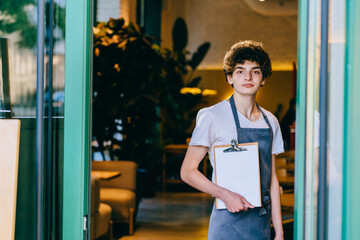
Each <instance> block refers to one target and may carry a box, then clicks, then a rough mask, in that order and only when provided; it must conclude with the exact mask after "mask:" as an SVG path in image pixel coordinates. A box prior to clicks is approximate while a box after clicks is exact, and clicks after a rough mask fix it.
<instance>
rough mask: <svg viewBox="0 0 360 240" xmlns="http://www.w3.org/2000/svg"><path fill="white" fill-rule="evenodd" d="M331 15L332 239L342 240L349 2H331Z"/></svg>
mask: <svg viewBox="0 0 360 240" xmlns="http://www.w3.org/2000/svg"><path fill="white" fill-rule="evenodd" d="M329 6H330V14H329V30H330V31H329V105H328V106H329V108H328V159H327V161H328V162H327V165H328V170H327V175H328V188H327V190H328V192H327V194H328V196H327V199H328V206H327V207H328V209H327V216H328V218H327V220H328V222H327V231H328V233H327V236H328V239H334V240H335V239H341V216H342V208H341V206H342V177H343V176H342V172H343V160H342V159H343V127H342V126H344V119H343V116H344V84H345V82H344V76H345V73H344V72H345V65H344V62H345V1H344V0H337V1H334V0H332V1H330V4H329Z"/></svg>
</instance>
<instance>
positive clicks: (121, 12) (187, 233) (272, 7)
mask: <svg viewBox="0 0 360 240" xmlns="http://www.w3.org/2000/svg"><path fill="white" fill-rule="evenodd" d="M147 4H148V5H146V2H145V1H137V4H135V3H134V1H126V0H122V1H120V4H119V1H102V0H97V1H96V5H95V6H96V8H95V9H96V10H95V14H94V15H95V16H96V17H95V19H96V21H95V24H94V36H95V37H94V76H93V77H94V89H93V91H94V95H95V97H94V103H93V104H94V105H93V124H94V125H93V144H92V146H93V154H92V156H93V162H92V177H93V179H92V185H94V186H95V187H93V190H95V193H93V190H92V194H95V195H94V196H93V195H92V201H95V202H98V203H95V205H94V202H92V206H95V207H96V208H97V209H98V210H96V209H95V210H94V211H95V212H96V211H99V212H100V218H98V219H97V218H96V215H95V219H94V220H92V223H93V224H94V226H93V227H94V228H93V229H94V231H93V232H94V233H93V234H95V236H92V237H94V238H99V239H107V238H109V237H110V235H111V236H113V237H114V238H115V239H125V240H126V239H176V240H177V239H179V240H180V239H207V230H208V223H209V217H210V213H211V209H212V205H213V202H214V198H213V197H211V196H209V195H207V194H205V193H201V192H199V191H198V190H196V189H193V188H192V187H190V186H187V185H186V184H185V183H184V182H182V180H181V179H180V167H181V164H182V161H183V159H184V156H185V153H186V149H187V143H188V142H189V140H190V137H191V132H192V130H193V128H194V124H195V117H196V113H197V111H198V110H199V109H201V108H203V107H207V106H211V105H213V104H215V103H217V102H220V101H222V100H224V99H227V98H229V97H230V96H231V94H232V88H231V86H229V85H228V84H227V83H226V81H225V77H224V74H223V70H222V61H223V57H224V54H225V52H226V50H227V49H228V48H229V47H230V46H231V45H232V44H233V43H235V42H237V41H239V40H247V39H252V40H256V41H260V42H262V43H263V45H264V47H265V48H266V49H267V50H268V51H269V54H270V58H271V61H272V69H273V74H272V76H271V77H270V78H269V79H268V80H267V83H266V85H265V87H263V88H262V89H261V90H260V91H259V93H258V95H257V102H258V104H259V105H260V106H262V107H264V108H265V109H267V110H269V111H270V112H272V113H273V114H274V115H275V116H276V117H277V118H278V120H279V123H280V125H281V129H282V132H283V133H282V134H283V138H284V144H285V150H286V151H285V152H284V153H282V154H279V155H277V156H276V173H277V177H278V179H279V183H280V187H281V209H282V219H283V220H282V222H283V227H284V236H285V239H293V221H294V167H295V163H294V158H295V154H294V147H295V143H294V141H295V98H296V75H297V74H296V68H297V63H296V59H297V31H298V30H297V19H298V16H297V5H298V3H297V1H295V0H294V1H248V0H243V1H238V0H228V1H215V0H211V1H199V0H185V1H173V0H163V1H153V2H152V5H150V4H149V2H148V3H147ZM114 6H116V7H114ZM139 15H140V16H139ZM119 16H120V18H119ZM130 22H132V23H137V25H138V26H139V29H138V31H140V32H141V33H144V34H145V35H150V36H152V37H151V38H150V39H151V41H152V43H151V44H155V45H156V47H155V48H156V49H157V51H158V52H160V54H161V55H162V56H163V57H164V60H165V62H164V63H158V62H156V61H159V62H161V61H162V60H158V59H155V58H152V57H150V58H151V63H149V62H147V61H146V60H143V59H142V60H141V61H138V59H140V58H142V57H141V55H140V56H139V55H137V56H138V59H136V60H135V61H138V62H136V63H135V62H131V60H132V59H131V56H130V57H128V58H124V59H122V58H121V57H118V59H114V61H115V62H111V60H109V59H111V56H112V55H111V54H113V55H121V54H122V53H125V52H126V51H127V53H128V54H131V53H132V52H136V49H135V50H133V49H132V48H131V46H128V47H127V49H126V47H123V46H121V47H118V46H120V45H118V44H119V43H121V42H122V41H124V39H126V37H129V38H130V37H134V39H135V38H136V37H137V36H135V35H131V34H133V33H134V31H135V32H136V31H137V30H136V27H135V28H134V29H133V28H132V26H129V25H128V24H129V23H130ZM119 29H121V30H122V31H123V32H126V34H129V35H131V36H127V35H126V34H125V36H124V34H121V33H120V31H119ZM115 31H118V32H119V36H118V37H119V38H120V40H117V39H115V38H114V37H113V36H114V35H115V34H114V32H115ZM131 31H133V32H131ZM106 32H108V33H109V34H107V33H106ZM134 41H135V40H134ZM182 41H183V42H182ZM138 44H139V45H140V44H142V43H138ZM115 45H116V47H115V48H121V49H120V50H117V49H115V48H114V49H112V48H111V46H115ZM178 45H182V46H180V47H179V46H178ZM136 47H137V46H135V47H134V48H136ZM153 48H154V47H153ZM179 49H180V50H179ZM204 49H205V50H204ZM116 51H118V53H116ZM177 51H178V52H179V51H180V52H182V53H183V56H182V57H183V58H185V59H187V60H188V61H190V64H188V65H186V63H185V66H184V65H176V67H177V69H180V70H181V71H182V72H180V73H177V74H176V73H173V72H171V71H172V70H173V69H170V68H171V66H168V65H169V62H170V61H171V60H172V61H178V62H179V61H181V57H174V56H178V55H176V54H177ZM184 53H185V54H184ZM199 55H200V56H201V57H199V59H198V60H197V64H195V65H191V60H192V59H195V58H196V57H198V56H199ZM109 56H110V57H109ZM117 62H122V63H119V64H118V65H116V64H117ZM123 62H125V63H123ZM134 64H135V66H132V65H134ZM141 64H143V66H144V67H142V65H141ZM149 64H150V65H151V64H155V65H156V64H165V65H166V66H167V67H168V68H165V69H164V71H165V76H160V77H158V78H162V77H163V78H164V80H165V83H164V82H160V84H164V85H162V86H161V87H162V88H163V89H164V90H165V89H166V90H168V91H169V93H165V94H164V93H163V92H162V91H161V90H159V89H157V88H156V87H157V86H154V85H156V82H155V81H151V82H147V83H146V84H149V85H146V84H145V83H144V86H139V84H137V83H136V84H135V85H131V84H129V85H128V86H126V84H124V85H122V86H116V85H115V84H116V82H118V81H119V80H118V79H116V78H117V77H118V78H119V79H122V81H129V82H130V81H132V82H136V79H137V78H136V77H138V78H140V79H144V78H146V77H148V76H149V75H146V73H140V70H139V73H138V74H140V76H128V75H126V70H123V69H124V68H127V69H131V68H133V67H134V68H135V69H136V68H139V66H140V68H141V69H145V68H146V67H147V66H148V65H149ZM175 64H176V63H175ZM130 65H131V66H130ZM106 66H108V67H109V66H110V68H111V69H112V70H109V73H104V72H105V71H107V70H104V69H105V68H106ZM113 66H114V67H113ZM111 71H113V72H115V74H114V73H112V72H111ZM129 71H130V70H129ZM116 72H117V74H118V75H116ZM122 72H124V73H122ZM169 72H170V73H169ZM109 74H112V75H109ZM109 76H110V77H111V76H113V78H114V80H113V82H111V81H110V82H109V83H108V85H106V84H105V83H103V82H104V79H105V78H109ZM152 77H154V76H149V77H148V78H152ZM174 79H180V80H179V81H180V82H176V80H174ZM145 81H146V80H145ZM176 84H177V86H176V87H174V88H176V89H175V90H172V91H173V92H171V88H169V86H168V85H172V86H173V85H176ZM110 86H111V87H110ZM114 86H116V87H115V89H113V90H109V89H111V88H112V87H114ZM151 87H154V89H153V90H150V91H153V94H155V96H154V97H156V98H157V99H158V100H159V101H157V102H155V103H154V105H155V107H154V105H151V104H145V105H144V106H142V107H139V106H137V105H141V103H144V102H146V101H149V98H148V96H146V94H148V93H149V92H148V91H146V90H145V91H144V90H143V88H151ZM119 91H120V92H121V94H120V96H119V97H118V98H117V97H112V98H111V99H109V95H111V93H113V94H114V95H116V93H118V92H119ZM131 91H135V92H143V94H144V95H143V96H134V94H132V93H130V92H131ZM179 92H180V94H179ZM150 94H151V93H150ZM167 94H169V95H171V94H173V95H172V96H168V95H167ZM127 95H128V96H130V97H128V96H127ZM164 96H165V97H164ZM114 99H117V100H116V101H118V102H119V103H115V104H113V106H109V107H104V104H106V101H114ZM130 101H133V103H134V104H133V105H134V107H133V108H132V107H131V106H130V107H128V105H127V104H124V103H128V102H130ZM150 101H152V99H150ZM121 104H122V106H119V105H121ZM124 105H126V106H127V107H124ZM152 107H153V108H154V109H158V110H157V111H155V112H154V111H153V112H152V111H151V110H149V109H150V108H152ZM169 107H170V108H171V109H169ZM145 109H146V110H145ZM172 109H174V110H175V111H179V112H181V114H177V115H176V116H174V114H173V112H171V110H172ZM106 111H108V112H112V113H113V116H112V117H113V118H114V119H117V120H115V122H116V124H114V126H110V125H107V124H109V123H108V118H109V114H108V113H106ZM132 111H134V112H135V113H133V112H132ZM138 111H145V112H146V116H145V115H144V114H142V113H139V112H138ZM124 112H126V113H125V114H124ZM126 114H127V115H126ZM171 114H173V115H171ZM105 117H106V119H105ZM134 117H135V118H138V119H137V120H136V121H135V120H133V118H134ZM142 117H143V118H144V119H146V121H148V122H152V120H151V119H150V120H149V118H151V117H154V118H160V120H158V121H155V120H154V121H153V122H152V123H153V125H151V123H149V124H148V127H149V128H152V127H153V128H154V129H155V130H154V131H153V132H146V133H145V132H144V130H143V128H141V129H139V124H141V123H142V121H141V119H139V118H142ZM118 119H120V121H119V120H118ZM126 121H127V123H126V124H124V122H126ZM113 122H114V120H113ZM98 123H99V124H98ZM136 123H137V124H136ZM132 124H133V125H132ZM132 126H133V127H134V129H135V128H136V129H137V131H135V130H134V131H131V130H126V128H128V129H132ZM174 126H176V127H174ZM119 127H120V128H121V130H120V131H119ZM109 129H114V130H109ZM106 130H108V132H107V133H106V134H104V132H106ZM144 134H149V136H151V137H152V139H151V140H152V142H150V143H149V142H147V143H145V141H146V140H144V139H141V137H136V136H132V135H144ZM105 135H106V136H105ZM130 141H134V142H136V141H138V142H137V143H138V146H137V147H136V146H134V145H131V143H129V142H130ZM101 142H102V143H104V144H100V143H101ZM148 146H149V148H150V149H151V150H150V151H149V150H147V149H149V148H148ZM157 147H158V149H156V148H157ZM155 149H156V150H155ZM146 151H148V152H146ZM140 152H141V153H140ZM146 154H147V155H146ZM129 159H131V160H133V161H128V160H129ZM134 162H135V164H133V163H134ZM132 164H133V166H132ZM199 170H200V171H201V172H202V173H203V174H204V175H205V176H206V177H207V178H209V179H211V174H212V167H211V165H210V162H209V159H208V157H205V158H204V160H203V161H202V163H201V164H200V166H199ZM102 208H105V210H103V209H102ZM92 211H93V210H92ZM102 211H104V212H105V213H106V212H107V213H108V217H106V216H105V215H106V214H105V215H102V214H101V212H102ZM110 215H111V217H110ZM101 217H103V218H105V220H104V219H101ZM101 221H105V222H110V224H109V225H106V224H104V223H98V222H101ZM272 234H274V231H272ZM110 238H111V237H110Z"/></svg>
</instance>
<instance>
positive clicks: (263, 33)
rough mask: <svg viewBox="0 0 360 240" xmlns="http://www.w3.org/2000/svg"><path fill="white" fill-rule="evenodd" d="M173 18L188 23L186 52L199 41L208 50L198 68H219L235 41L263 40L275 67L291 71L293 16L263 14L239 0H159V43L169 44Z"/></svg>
mask: <svg viewBox="0 0 360 240" xmlns="http://www.w3.org/2000/svg"><path fill="white" fill-rule="evenodd" d="M177 17H183V18H184V19H185V21H186V22H187V24H188V30H189V44H188V49H189V50H190V51H194V50H196V48H197V47H198V46H199V45H200V44H201V43H203V42H205V41H209V42H211V45H212V46H211V49H210V51H209V53H208V55H207V56H206V58H205V59H204V61H203V63H202V64H201V66H200V67H202V68H206V69H222V60H223V57H224V54H225V51H227V50H228V49H229V48H230V47H231V45H232V44H233V43H235V42H237V41H239V40H246V39H253V40H257V41H261V42H263V44H264V46H265V48H266V49H268V51H269V53H270V57H271V59H272V62H273V67H274V69H275V70H291V69H292V65H291V64H292V62H293V61H296V52H297V15H291V16H285V15H284V16H264V15H261V14H259V13H256V12H254V11H253V10H251V9H250V8H249V7H248V5H247V4H246V3H245V2H244V1H243V0H223V1H217V0H183V1H180V0H163V11H162V26H161V38H162V40H163V41H162V46H164V47H171V46H172V40H171V30H172V26H173V23H174V21H175V19H176V18H177Z"/></svg>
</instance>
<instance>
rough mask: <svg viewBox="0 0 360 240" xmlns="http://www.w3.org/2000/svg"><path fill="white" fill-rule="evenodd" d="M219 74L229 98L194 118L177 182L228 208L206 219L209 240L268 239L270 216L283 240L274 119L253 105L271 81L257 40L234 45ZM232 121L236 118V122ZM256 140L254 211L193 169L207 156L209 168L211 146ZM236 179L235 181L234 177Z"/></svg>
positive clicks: (280, 144)
mask: <svg viewBox="0 0 360 240" xmlns="http://www.w3.org/2000/svg"><path fill="white" fill-rule="evenodd" d="M224 73H225V76H226V80H227V82H228V83H229V84H230V85H232V86H233V88H234V94H233V96H232V97H231V98H230V99H229V100H224V101H222V102H220V103H218V104H215V105H213V106H211V107H208V108H204V109H201V110H200V111H199V113H198V115H197V118H196V127H195V129H194V132H193V135H192V137H191V141H190V143H189V147H188V150H187V153H186V156H185V159H184V162H183V165H182V167H181V178H182V180H183V181H184V182H186V183H188V184H189V185H191V186H193V187H195V188H197V189H199V190H200V191H203V192H205V193H208V194H211V195H212V196H214V197H216V198H219V199H221V200H222V201H223V202H224V203H225V205H226V207H227V209H222V210H220V209H216V208H215V204H214V207H213V210H212V213H211V217H210V224H209V235H208V239H210V240H230V239H256V240H258V239H270V232H271V228H270V217H271V218H272V221H273V225H274V228H275V239H277V240H280V239H283V228H282V224H281V208H280V190H279V189H280V188H279V182H278V179H277V177H276V172H275V155H276V154H279V153H281V152H283V151H284V147H283V140H282V136H281V131H280V127H279V123H278V120H277V119H276V117H275V116H274V115H273V114H271V113H270V112H269V111H267V110H265V109H263V108H260V107H259V106H258V105H257V104H256V94H257V92H258V91H259V89H260V88H261V87H262V86H264V85H265V83H266V79H267V78H268V77H270V75H271V73H272V70H271V61H270V58H269V55H268V53H267V52H266V51H265V50H264V48H263V46H262V44H261V43H259V42H254V41H241V42H238V43H236V44H234V45H233V46H232V47H231V49H230V51H229V52H227V53H226V55H225V58H224ZM235 119H239V121H238V123H236V124H235ZM233 139H237V140H238V141H239V143H250V142H258V146H259V161H260V176H261V177H260V181H261V197H262V207H256V208H255V207H254V206H253V205H252V204H251V203H250V202H248V201H247V200H246V199H245V198H244V197H243V196H241V195H239V194H237V193H235V192H232V191H230V190H228V189H225V188H223V187H220V186H218V185H216V184H214V183H213V182H214V173H213V181H212V182H211V181H209V180H208V179H207V178H206V177H205V176H204V175H202V174H201V173H200V172H199V171H198V166H199V163H200V162H201V160H202V159H203V158H204V156H205V154H206V153H209V157H210V162H211V164H212V165H213V164H214V152H213V149H214V146H218V145H227V144H230V143H231V140H233ZM234 181H236V179H234Z"/></svg>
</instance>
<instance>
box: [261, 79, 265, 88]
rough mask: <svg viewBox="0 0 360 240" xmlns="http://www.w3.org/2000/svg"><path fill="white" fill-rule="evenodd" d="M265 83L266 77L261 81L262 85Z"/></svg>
mask: <svg viewBox="0 0 360 240" xmlns="http://www.w3.org/2000/svg"><path fill="white" fill-rule="evenodd" d="M265 83H266V78H265V79H263V80H262V81H261V86H264V85H265Z"/></svg>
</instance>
